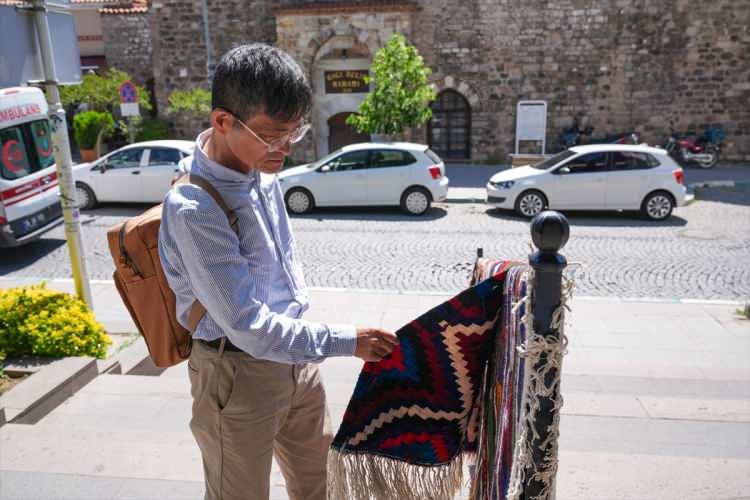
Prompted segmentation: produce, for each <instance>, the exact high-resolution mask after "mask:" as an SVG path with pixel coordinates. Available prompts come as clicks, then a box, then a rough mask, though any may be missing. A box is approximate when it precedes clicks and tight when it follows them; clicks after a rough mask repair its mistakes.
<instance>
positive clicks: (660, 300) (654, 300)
mask: <svg viewBox="0 0 750 500" xmlns="http://www.w3.org/2000/svg"><path fill="white" fill-rule="evenodd" d="M307 289H308V290H310V291H316V292H329V293H346V294H357V293H360V294H381V295H423V296H448V297H453V296H454V295H456V294H458V293H460V292H461V290H440V291H435V290H380V289H372V288H336V287H322V286H309V287H307ZM574 300H583V301H586V302H620V303H638V302H640V303H651V304H693V305H696V304H699V305H713V306H742V305H744V304H745V303H746V301H743V300H731V299H694V298H679V297H674V298H668V297H621V296H619V295H615V296H606V297H604V296H601V297H600V296H596V295H575V299H574Z"/></svg>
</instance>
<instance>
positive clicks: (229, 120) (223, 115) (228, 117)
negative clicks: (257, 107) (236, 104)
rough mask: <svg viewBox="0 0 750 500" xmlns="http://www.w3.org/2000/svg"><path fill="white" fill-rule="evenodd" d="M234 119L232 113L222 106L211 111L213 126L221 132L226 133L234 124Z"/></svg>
mask: <svg viewBox="0 0 750 500" xmlns="http://www.w3.org/2000/svg"><path fill="white" fill-rule="evenodd" d="M234 120H235V118H234V116H232V114H231V113H229V112H228V111H225V110H223V109H221V108H216V109H214V110H213V111H211V127H213V129H214V131H216V132H218V133H220V134H226V133H227V132H228V131H229V129H230V128H232V127H233V126H234Z"/></svg>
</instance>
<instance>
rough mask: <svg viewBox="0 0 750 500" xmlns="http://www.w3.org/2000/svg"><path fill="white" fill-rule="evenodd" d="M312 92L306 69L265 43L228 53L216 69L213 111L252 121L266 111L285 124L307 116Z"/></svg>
mask: <svg viewBox="0 0 750 500" xmlns="http://www.w3.org/2000/svg"><path fill="white" fill-rule="evenodd" d="M311 106H312V89H311V88H310V84H309V83H308V82H307V78H305V73H304V72H303V71H302V68H300V67H299V65H298V64H297V63H296V62H295V61H294V59H292V57H291V56H290V55H289V54H287V53H286V52H284V51H283V50H281V49H278V48H276V47H271V46H270V45H266V44H263V43H253V44H250V45H241V46H239V47H235V48H233V49H231V50H230V51H229V52H227V53H226V54H224V55H223V56H222V58H221V60H220V61H219V64H218V65H217V66H216V68H215V70H214V76H213V82H212V85H211V108H212V109H216V108H221V109H224V110H226V111H229V112H230V113H232V114H234V115H236V116H237V117H238V118H239V119H241V120H248V119H249V118H250V117H251V116H252V115H253V114H255V113H260V112H263V113H265V114H267V115H268V116H270V117H271V118H274V119H277V120H281V121H284V122H288V121H292V120H294V119H297V118H301V117H304V116H305V115H306V114H307V113H308V112H309V111H310V108H311Z"/></svg>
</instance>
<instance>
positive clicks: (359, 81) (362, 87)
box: [323, 69, 370, 94]
mask: <svg viewBox="0 0 750 500" xmlns="http://www.w3.org/2000/svg"><path fill="white" fill-rule="evenodd" d="M367 75H368V71H367V70H366V69H351V70H341V71H326V72H324V73H323V77H324V78H325V81H326V94H353V93H361V92H369V91H370V86H369V85H368V84H366V83H365V77H366V76H367Z"/></svg>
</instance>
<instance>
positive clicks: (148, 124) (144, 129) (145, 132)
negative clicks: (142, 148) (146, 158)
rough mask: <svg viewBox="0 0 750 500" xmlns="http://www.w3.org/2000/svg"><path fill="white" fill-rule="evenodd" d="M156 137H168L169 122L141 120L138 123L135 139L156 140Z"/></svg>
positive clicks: (138, 140)
mask: <svg viewBox="0 0 750 500" xmlns="http://www.w3.org/2000/svg"><path fill="white" fill-rule="evenodd" d="M158 139H169V124H168V123H167V122H164V121H161V120H143V121H142V122H141V123H139V124H138V131H137V132H136V134H135V140H136V141H137V142H141V141H156V140H158Z"/></svg>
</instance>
